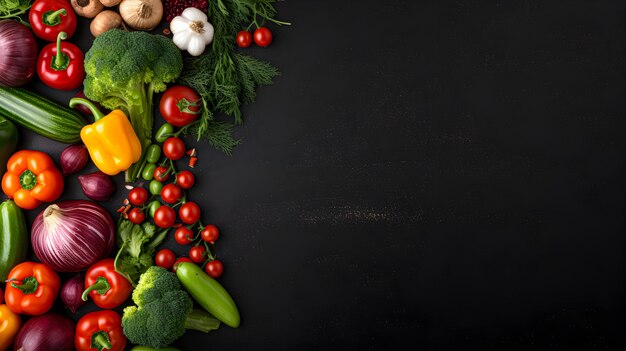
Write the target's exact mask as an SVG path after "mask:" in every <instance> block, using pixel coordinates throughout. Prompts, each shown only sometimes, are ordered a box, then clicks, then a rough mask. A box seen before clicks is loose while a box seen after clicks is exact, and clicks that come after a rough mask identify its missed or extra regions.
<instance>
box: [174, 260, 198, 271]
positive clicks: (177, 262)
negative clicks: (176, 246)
mask: <svg viewBox="0 0 626 351" xmlns="http://www.w3.org/2000/svg"><path fill="white" fill-rule="evenodd" d="M183 262H189V263H193V261H192V260H190V259H189V258H188V257H179V258H178V259H177V260H176V262H174V266H173V267H172V269H174V272H176V269H177V268H178V265H179V264H181V263H183Z"/></svg>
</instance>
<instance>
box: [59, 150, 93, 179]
mask: <svg viewBox="0 0 626 351" xmlns="http://www.w3.org/2000/svg"><path fill="white" fill-rule="evenodd" d="M60 162H61V169H63V175H64V176H66V177H67V176H68V175H71V174H74V173H78V172H80V171H82V170H83V168H85V166H86V165H87V162H89V151H88V150H87V147H86V146H85V145H83V144H76V145H70V146H68V147H66V148H65V149H63V152H62V153H61V160H60Z"/></svg>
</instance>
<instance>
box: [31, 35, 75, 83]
mask: <svg viewBox="0 0 626 351" xmlns="http://www.w3.org/2000/svg"><path fill="white" fill-rule="evenodd" d="M66 38H67V35H66V34H65V32H61V33H59V36H58V38H57V42H56V44H54V43H52V44H48V45H46V46H45V47H44V48H43V49H41V53H39V59H38V60H37V75H38V76H39V79H41V81H43V82H44V83H45V84H46V85H48V86H49V87H52V88H55V89H59V90H73V89H76V88H78V87H79V86H80V85H81V84H83V79H85V66H84V63H83V61H84V59H85V56H84V55H83V52H82V51H81V50H80V49H79V48H78V46H76V45H74V44H72V43H68V42H65V41H62V40H63V39H66Z"/></svg>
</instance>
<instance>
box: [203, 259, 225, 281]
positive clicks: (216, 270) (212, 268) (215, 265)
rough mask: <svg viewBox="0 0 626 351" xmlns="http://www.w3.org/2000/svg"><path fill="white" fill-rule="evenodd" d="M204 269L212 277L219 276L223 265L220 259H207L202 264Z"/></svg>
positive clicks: (222, 271)
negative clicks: (207, 260) (204, 264)
mask: <svg viewBox="0 0 626 351" xmlns="http://www.w3.org/2000/svg"><path fill="white" fill-rule="evenodd" d="M204 271H205V272H206V274H208V275H209V276H210V277H212V278H219V276H221V275H222V273H224V265H223V264H222V261H220V260H213V261H209V262H208V263H207V264H206V266H204Z"/></svg>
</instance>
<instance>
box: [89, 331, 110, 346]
mask: <svg viewBox="0 0 626 351" xmlns="http://www.w3.org/2000/svg"><path fill="white" fill-rule="evenodd" d="M89 346H90V347H91V348H92V349H97V350H100V351H102V350H104V349H107V350H110V349H111V348H112V347H113V344H111V338H110V337H109V334H108V333H107V332H105V331H104V330H100V331H97V332H95V333H93V334H91V345H89Z"/></svg>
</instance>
